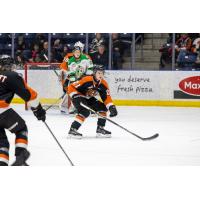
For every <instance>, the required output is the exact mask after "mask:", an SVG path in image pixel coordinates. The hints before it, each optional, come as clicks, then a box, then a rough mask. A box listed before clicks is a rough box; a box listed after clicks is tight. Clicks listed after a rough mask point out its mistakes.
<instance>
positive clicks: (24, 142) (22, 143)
mask: <svg viewBox="0 0 200 200" xmlns="http://www.w3.org/2000/svg"><path fill="white" fill-rule="evenodd" d="M3 115H4V120H5V122H4V127H5V128H6V129H8V130H9V131H10V132H11V133H14V134H15V136H16V138H15V156H16V160H15V162H14V163H13V164H12V165H15V166H20V165H25V164H26V160H27V159H28V158H29V156H30V153H29V151H28V150H27V146H28V130H27V126H26V123H25V121H24V120H23V119H22V118H21V117H20V116H19V115H18V114H17V113H16V112H15V111H14V110H13V109H9V110H7V111H5V112H4V113H3Z"/></svg>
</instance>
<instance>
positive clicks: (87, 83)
mask: <svg viewBox="0 0 200 200" xmlns="http://www.w3.org/2000/svg"><path fill="white" fill-rule="evenodd" d="M67 89H68V90H67V91H68V94H69V96H70V97H72V96H73V95H76V94H79V95H82V96H85V97H87V98H90V97H89V96H88V95H87V94H88V91H90V90H94V91H96V92H98V93H99V96H100V97H101V99H102V101H103V102H104V104H105V105H106V107H107V108H108V107H109V106H110V105H113V102H112V98H111V96H110V91H109V87H108V83H107V82H106V81H105V80H104V79H103V80H101V81H99V82H96V81H95V80H94V77H93V76H92V75H90V76H85V77H83V78H82V79H80V80H79V81H76V82H74V83H72V84H70V85H69V86H68V88H67Z"/></svg>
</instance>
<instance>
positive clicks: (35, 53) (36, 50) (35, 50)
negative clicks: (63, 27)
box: [32, 44, 40, 62]
mask: <svg viewBox="0 0 200 200" xmlns="http://www.w3.org/2000/svg"><path fill="white" fill-rule="evenodd" d="M39 54H40V51H39V45H38V44H34V46H33V50H32V60H33V62H36V57H37V56H38V55H39ZM37 60H38V59H37Z"/></svg>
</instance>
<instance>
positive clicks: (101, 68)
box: [93, 65, 105, 74]
mask: <svg viewBox="0 0 200 200" xmlns="http://www.w3.org/2000/svg"><path fill="white" fill-rule="evenodd" d="M97 71H102V72H103V73H104V72H105V70H104V67H103V65H93V74H96V72H97Z"/></svg>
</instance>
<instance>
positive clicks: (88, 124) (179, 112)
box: [7, 105, 200, 166]
mask: <svg viewBox="0 0 200 200" xmlns="http://www.w3.org/2000/svg"><path fill="white" fill-rule="evenodd" d="M12 107H13V108H14V109H15V110H16V111H17V112H18V113H19V114H21V116H22V117H23V118H24V119H25V121H26V123H27V126H28V129H29V150H30V152H31V157H30V159H29V160H28V163H29V164H30V165H31V166H69V165H70V164H69V162H68V160H67V159H66V157H65V156H64V154H63V152H62V151H61V150H60V148H59V146H58V145H57V143H56V141H55V140H54V139H53V137H52V135H51V134H50V133H49V132H48V129H47V128H46V126H45V125H44V124H43V122H41V121H38V120H37V119H36V118H35V117H34V116H33V114H32V112H31V111H25V110H24V106H22V105H13V106H12ZM117 109H118V113H119V114H118V116H117V117H115V118H112V120H114V121H115V122H117V123H119V124H120V125H122V126H124V127H125V128H127V129H129V130H131V131H132V132H134V133H136V134H138V135H140V136H143V137H148V136H151V135H153V134H155V133H159V135H160V136H159V137H158V138H156V139H154V140H150V141H141V140H139V139H138V138H136V137H134V136H132V135H131V134H129V133H127V132H125V131H124V130H122V129H120V128H119V127H117V126H115V125H113V124H111V123H110V122H107V124H106V129H107V130H110V131H111V132H112V138H105V139H102V138H96V122H97V118H96V117H89V118H88V119H86V121H85V123H84V124H83V125H82V127H81V128H80V129H79V132H81V133H82V134H83V135H84V138H83V139H81V140H77V139H68V138H67V132H68V130H69V127H70V125H71V123H72V122H73V120H74V116H68V115H63V114H60V112H59V111H58V110H55V109H50V110H48V111H47V120H46V122H47V124H48V125H49V127H50V128H51V129H52V131H53V132H54V135H55V136H56V137H57V139H58V141H59V142H60V144H61V145H62V146H63V148H64V149H65V151H66V153H67V154H68V155H69V157H70V158H71V160H72V161H73V162H74V164H75V165H77V166H92V165H96V166H100V165H104V166H109V165H114V166H121V165H125V166H129V165H158V166H160V165H200V123H199V122H200V109H199V108H183V107H180V108H175V107H126V106H118V107H117ZM7 135H8V137H9V141H10V143H11V150H10V156H11V162H12V161H13V159H14V157H13V154H14V147H13V144H14V135H11V134H10V133H7Z"/></svg>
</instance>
